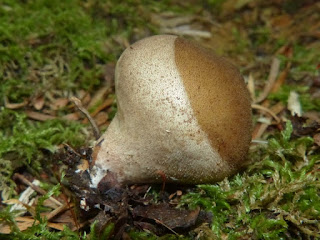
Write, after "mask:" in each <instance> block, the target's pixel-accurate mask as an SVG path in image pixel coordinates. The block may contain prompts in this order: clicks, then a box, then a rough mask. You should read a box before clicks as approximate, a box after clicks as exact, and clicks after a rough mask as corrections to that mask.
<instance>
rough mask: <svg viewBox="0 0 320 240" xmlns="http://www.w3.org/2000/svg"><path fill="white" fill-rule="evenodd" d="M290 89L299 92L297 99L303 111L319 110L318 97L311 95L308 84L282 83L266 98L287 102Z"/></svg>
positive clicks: (319, 102) (319, 101) (319, 100)
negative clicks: (277, 89) (278, 88)
mask: <svg viewBox="0 0 320 240" xmlns="http://www.w3.org/2000/svg"><path fill="white" fill-rule="evenodd" d="M291 91H295V92H297V93H298V94H299V101H300V103H301V107H302V110H303V111H310V110H316V111H320V99H318V98H312V97H311V95H310V93H309V87H308V86H298V85H283V86H282V87H281V88H280V90H279V91H277V92H275V93H271V94H270V95H269V96H268V99H270V100H274V101H281V102H283V103H284V104H287V103H288V99H289V95H290V92H291Z"/></svg>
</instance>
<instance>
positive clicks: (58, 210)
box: [47, 203, 71, 221]
mask: <svg viewBox="0 0 320 240" xmlns="http://www.w3.org/2000/svg"><path fill="white" fill-rule="evenodd" d="M70 207H71V206H69V205H68V204H66V203H65V204H63V205H61V206H59V207H58V208H56V209H54V210H53V211H52V212H50V213H49V214H48V215H47V219H48V221H49V220H51V219H52V218H54V217H55V216H57V215H58V214H60V213H61V212H64V211H66V210H68V209H69V208H70Z"/></svg>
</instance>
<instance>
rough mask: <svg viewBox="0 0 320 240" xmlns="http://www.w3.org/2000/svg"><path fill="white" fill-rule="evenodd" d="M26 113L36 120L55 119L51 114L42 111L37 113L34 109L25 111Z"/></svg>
mask: <svg viewBox="0 0 320 240" xmlns="http://www.w3.org/2000/svg"><path fill="white" fill-rule="evenodd" d="M25 113H26V115H27V116H28V117H29V118H31V119H33V120H38V121H46V120H50V119H56V117H55V116H52V115H48V114H43V113H39V112H34V111H29V110H27V111H25Z"/></svg>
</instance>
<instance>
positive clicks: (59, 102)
mask: <svg viewBox="0 0 320 240" xmlns="http://www.w3.org/2000/svg"><path fill="white" fill-rule="evenodd" d="M68 103H69V99H68V98H58V99H55V101H54V102H53V103H52V104H50V107H51V109H52V110H58V109H60V108H63V107H65V106H67V104H68Z"/></svg>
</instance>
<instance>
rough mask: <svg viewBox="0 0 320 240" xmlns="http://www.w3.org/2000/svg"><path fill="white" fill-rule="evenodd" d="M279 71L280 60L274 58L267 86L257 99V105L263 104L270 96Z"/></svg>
mask: <svg viewBox="0 0 320 240" xmlns="http://www.w3.org/2000/svg"><path fill="white" fill-rule="evenodd" d="M279 69H280V60H279V59H278V58H276V57H275V58H273V60H272V63H271V69H270V73H269V77H268V81H267V84H266V85H265V87H264V89H263V92H262V93H261V94H260V96H259V97H258V98H257V99H256V102H255V103H259V102H262V101H263V100H265V99H266V97H267V96H268V95H269V93H270V91H271V90H272V88H273V85H274V84H275V82H276V79H277V76H278V74H279Z"/></svg>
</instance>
